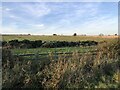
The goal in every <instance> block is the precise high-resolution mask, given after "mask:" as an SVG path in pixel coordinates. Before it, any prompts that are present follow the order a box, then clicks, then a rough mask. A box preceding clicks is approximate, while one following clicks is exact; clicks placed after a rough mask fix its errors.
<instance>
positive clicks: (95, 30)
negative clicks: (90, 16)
mask: <svg viewBox="0 0 120 90" xmlns="http://www.w3.org/2000/svg"><path fill="white" fill-rule="evenodd" d="M76 31H77V32H79V33H81V32H82V33H86V32H87V34H99V33H104V34H114V33H117V32H118V18H117V17H112V18H111V17H101V18H96V19H94V20H92V21H88V22H86V23H83V25H81V26H80V27H79V28H76Z"/></svg>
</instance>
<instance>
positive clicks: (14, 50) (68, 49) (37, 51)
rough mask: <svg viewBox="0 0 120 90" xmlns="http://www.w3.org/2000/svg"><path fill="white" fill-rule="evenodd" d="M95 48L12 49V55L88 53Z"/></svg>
mask: <svg viewBox="0 0 120 90" xmlns="http://www.w3.org/2000/svg"><path fill="white" fill-rule="evenodd" d="M94 49H95V47H94V46H93V47H63V48H33V49H12V53H13V54H26V53H27V54H32V53H33V54H34V53H41V54H42V53H49V52H53V53H54V52H75V51H77V52H81V53H82V52H88V51H93V50H94Z"/></svg>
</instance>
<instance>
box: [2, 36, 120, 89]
mask: <svg viewBox="0 0 120 90" xmlns="http://www.w3.org/2000/svg"><path fill="white" fill-rule="evenodd" d="M14 39H18V40H20V41H22V40H24V39H28V40H43V41H68V42H71V41H87V40H93V41H97V42H99V44H98V45H95V46H75V47H60V48H45V47H39V48H7V49H6V48H3V56H2V58H3V63H2V64H3V88H58V89H62V88H82V89H84V88H92V89H93V88H119V87H120V83H119V75H120V73H119V63H120V61H119V59H118V56H119V55H120V54H119V53H118V52H119V51H120V47H119V46H120V45H119V43H118V42H116V41H117V40H118V39H117V36H30V35H29V36H19V35H18V36H3V40H4V41H10V40H14ZM102 42H105V43H102ZM96 50H97V51H96ZM94 51H96V52H95V53H96V54H94V55H93V53H94ZM61 52H63V54H59V55H57V53H61ZM66 52H68V53H70V52H71V54H68V55H66V54H65V53H66ZM78 52H79V53H78ZM44 53H47V54H48V55H45V56H38V54H44ZM20 54H23V55H24V54H35V55H33V56H24V57H23V56H19V55H20ZM15 55H18V56H15ZM33 58H34V60H33Z"/></svg>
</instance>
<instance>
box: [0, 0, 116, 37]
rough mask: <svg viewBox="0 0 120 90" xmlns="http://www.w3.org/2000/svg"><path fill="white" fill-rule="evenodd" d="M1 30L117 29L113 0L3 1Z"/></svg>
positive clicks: (91, 31)
mask: <svg viewBox="0 0 120 90" xmlns="http://www.w3.org/2000/svg"><path fill="white" fill-rule="evenodd" d="M1 9H2V31H1V32H2V33H6V34H8V33H9V34H28V33H30V34H38V35H43V34H44V35H52V34H53V33H56V34H59V35H61V34H64V35H72V34H73V33H77V34H79V35H81V34H87V35H98V34H100V33H103V34H115V33H118V3H117V2H114V3H113V2H3V3H2V7H1Z"/></svg>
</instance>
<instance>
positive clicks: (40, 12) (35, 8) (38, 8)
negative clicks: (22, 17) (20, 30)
mask: <svg viewBox="0 0 120 90" xmlns="http://www.w3.org/2000/svg"><path fill="white" fill-rule="evenodd" d="M21 6H22V9H23V11H24V12H26V13H28V14H30V15H32V16H33V17H42V16H44V15H47V14H49V13H50V11H51V10H50V8H48V7H47V6H46V5H45V4H44V3H35V4H32V5H30V4H23V5H21Z"/></svg>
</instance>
